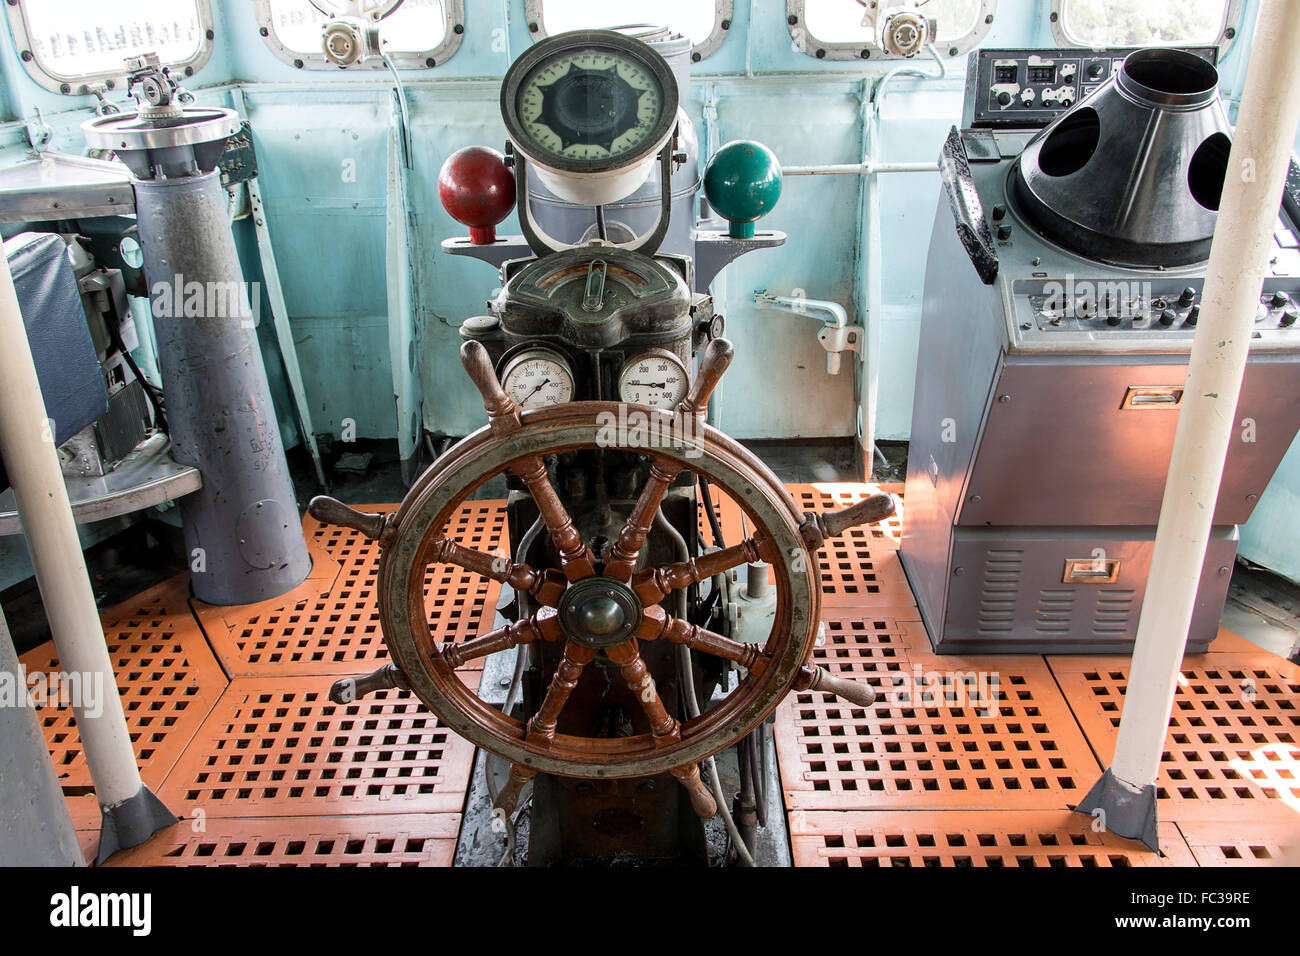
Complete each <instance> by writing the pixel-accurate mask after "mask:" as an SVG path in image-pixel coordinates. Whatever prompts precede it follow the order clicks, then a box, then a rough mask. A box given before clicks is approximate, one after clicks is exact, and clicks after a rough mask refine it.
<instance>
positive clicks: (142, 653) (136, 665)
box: [21, 575, 227, 823]
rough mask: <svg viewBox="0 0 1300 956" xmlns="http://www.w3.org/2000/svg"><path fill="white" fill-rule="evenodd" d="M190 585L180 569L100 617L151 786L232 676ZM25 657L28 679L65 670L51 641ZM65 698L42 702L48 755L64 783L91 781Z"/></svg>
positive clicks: (88, 783)
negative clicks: (200, 617)
mask: <svg viewBox="0 0 1300 956" xmlns="http://www.w3.org/2000/svg"><path fill="white" fill-rule="evenodd" d="M187 591H188V578H187V577H186V576H185V575H179V576H177V577H175V578H172V579H170V580H168V581H164V582H163V583H162V584H159V585H157V586H156V587H153V588H150V589H149V590H147V591H144V592H143V593H141V594H139V595H137V596H136V597H135V598H134V599H132V600H131V601H127V602H124V603H123V604H119V605H118V606H117V607H115V608H112V609H110V610H108V611H105V612H104V613H103V614H102V615H101V618H100V620H101V622H102V623H103V627H104V640H105V642H106V644H107V646H108V654H109V657H110V659H111V660H112V662H113V672H114V674H115V675H116V677H117V685H118V691H119V693H120V694H121V697H122V709H123V710H124V711H125V712H126V723H127V728H128V730H129V732H130V734H131V741H132V743H133V744H134V745H135V753H136V758H137V760H138V763H139V766H140V776H141V778H142V779H143V780H144V782H145V784H146V785H148V786H151V787H157V786H158V785H159V784H160V783H162V780H163V778H164V777H165V776H166V775H167V772H168V771H169V770H170V769H171V768H172V766H173V765H174V764H175V763H176V760H177V758H178V757H179V756H180V754H181V751H182V750H183V749H184V747H185V745H186V744H187V743H189V740H190V738H191V737H192V736H193V735H194V733H195V731H196V730H197V729H198V727H199V725H200V723H202V721H203V718H204V717H205V716H207V714H208V712H209V711H210V710H211V709H212V707H213V705H214V704H216V702H217V698H218V697H220V696H221V692H222V691H223V690H224V689H225V687H226V683H227V681H226V677H225V675H224V674H223V673H222V672H221V668H220V666H218V664H217V661H216V658H214V657H213V656H212V651H211V649H210V648H209V647H208V644H207V642H206V641H205V640H204V639H203V632H202V631H200V630H199V627H198V624H197V623H196V622H195V620H194V618H193V616H192V615H191V614H190V612H189V608H188V606H187V605H186V601H187V599H188V594H187ZM21 662H22V666H23V668H24V669H25V670H26V673H27V675H28V679H29V681H30V680H32V679H34V678H35V677H36V676H37V675H43V677H42V679H43V680H44V681H45V686H47V687H48V686H52V684H53V681H54V679H55V678H54V675H58V674H59V673H60V672H61V669H60V665H59V658H58V654H57V653H56V652H55V650H54V644H53V642H46V643H45V644H42V645H41V646H40V647H36V648H33V649H32V650H30V651H28V652H27V653H26V654H24V655H22V658H21ZM29 686H30V685H29ZM68 686H69V687H70V688H71V685H68ZM82 693H83V694H84V693H86V691H82ZM37 703H39V704H42V705H43V704H44V703H45V701H43V700H39V701H37ZM60 703H62V704H64V706H40V707H38V714H39V716H40V721H41V727H42V729H43V730H44V732H45V740H46V743H47V745H48V746H49V748H50V758H51V760H53V762H54V769H55V772H56V773H57V774H58V778H59V780H60V782H61V783H62V784H63V786H64V788H65V789H74V790H75V789H78V788H88V787H90V786H91V780H90V768H89V767H88V766H87V765H86V761H85V757H84V755H83V753H82V748H81V736H80V734H79V733H78V731H77V721H76V718H75V717H74V716H73V714H72V708H71V707H70V706H66V705H67V703H68V702H67V701H66V700H63V701H60ZM97 822H98V821H96V823H97Z"/></svg>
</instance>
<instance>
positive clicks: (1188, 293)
mask: <svg viewBox="0 0 1300 956" xmlns="http://www.w3.org/2000/svg"><path fill="white" fill-rule="evenodd" d="M1195 301H1196V290H1195V289H1193V288H1192V287H1191V286H1188V287H1187V288H1186V289H1184V290H1183V291H1182V294H1181V295H1179V296H1178V304H1179V305H1181V306H1182V307H1183V308H1184V309H1185V308H1187V307H1188V306H1189V305H1191V304H1192V303H1193V302H1195Z"/></svg>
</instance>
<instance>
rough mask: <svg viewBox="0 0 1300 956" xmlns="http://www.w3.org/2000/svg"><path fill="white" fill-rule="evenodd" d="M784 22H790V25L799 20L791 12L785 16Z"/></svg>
mask: <svg viewBox="0 0 1300 956" xmlns="http://www.w3.org/2000/svg"><path fill="white" fill-rule="evenodd" d="M785 22H786V23H788V24H790V26H794V25H795V24H796V23H798V22H799V18H798V17H796V16H795V15H794V14H793V13H792V14H790V15H789V16H788V17H786V18H785Z"/></svg>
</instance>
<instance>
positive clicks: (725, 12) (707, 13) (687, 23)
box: [524, 0, 734, 60]
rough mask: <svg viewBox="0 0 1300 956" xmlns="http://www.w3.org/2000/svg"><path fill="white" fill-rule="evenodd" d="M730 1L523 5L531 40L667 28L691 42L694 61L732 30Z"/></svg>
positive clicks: (532, 0)
mask: <svg viewBox="0 0 1300 956" xmlns="http://www.w3.org/2000/svg"><path fill="white" fill-rule="evenodd" d="M733 7H734V3H733V0H714V2H712V3H710V2H708V0H621V2H618V3H610V2H608V0H526V2H525V4H524V9H525V13H526V14H527V17H528V29H529V31H530V32H531V33H532V35H533V39H536V40H540V39H541V38H543V37H548V36H554V35H555V34H557V33H567V32H569V31H570V30H606V29H610V28H613V27H626V26H654V27H667V28H668V29H670V30H675V31H677V32H678V33H681V34H683V35H684V36H687V37H689V38H690V41H691V48H692V59H694V60H701V59H703V58H704V57H706V56H708V55H709V54H710V53H712V52H713V51H714V50H716V49H717V48H718V47H720V46H721V45H722V41H723V39H724V38H725V37H726V35H727V31H728V30H730V29H731V14H732V9H733Z"/></svg>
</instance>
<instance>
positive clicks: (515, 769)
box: [495, 763, 537, 816]
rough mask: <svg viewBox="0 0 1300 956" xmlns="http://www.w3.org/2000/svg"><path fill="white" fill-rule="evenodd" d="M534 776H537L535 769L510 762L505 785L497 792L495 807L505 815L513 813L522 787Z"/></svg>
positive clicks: (522, 789) (522, 790)
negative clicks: (508, 774)
mask: <svg viewBox="0 0 1300 956" xmlns="http://www.w3.org/2000/svg"><path fill="white" fill-rule="evenodd" d="M535 776H537V771H536V770H533V769H531V768H530V767H523V766H520V765H519V764H517V763H512V764H511V765H510V776H509V777H507V778H506V785H505V786H504V787H502V788H501V792H500V793H498V794H497V800H496V804H495V806H496V808H497V809H498V810H500V811H501V812H502V813H504V814H505V815H506V816H509V815H510V814H512V813H514V812H515V807H517V806H518V805H519V797H520V795H521V794H522V793H523V792H524V787H525V786H526V785H527V783H528V781H529V780H532V779H533V777H535Z"/></svg>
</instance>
